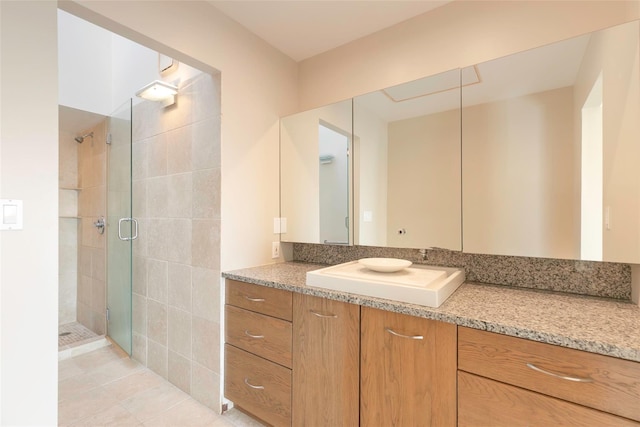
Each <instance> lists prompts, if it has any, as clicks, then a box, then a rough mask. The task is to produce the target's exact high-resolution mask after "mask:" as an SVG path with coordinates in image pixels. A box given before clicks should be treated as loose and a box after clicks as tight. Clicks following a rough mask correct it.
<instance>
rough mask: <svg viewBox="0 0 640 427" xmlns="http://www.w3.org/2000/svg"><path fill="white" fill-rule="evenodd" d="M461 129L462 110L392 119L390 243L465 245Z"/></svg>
mask: <svg viewBox="0 0 640 427" xmlns="http://www.w3.org/2000/svg"><path fill="white" fill-rule="evenodd" d="M459 129H460V111H459V110H452V111H445V112H441V113H435V114H429V115H426V116H420V117H414V118H411V119H405V120H398V121H395V122H391V123H389V145H388V190H387V191H388V197H387V243H388V245H389V246H391V247H396V248H424V247H427V246H433V247H438V248H445V249H452V250H461V249H462V248H461V246H460V245H461V243H462V236H461V230H460V225H461V217H460V215H461V212H462V207H461V206H460V185H461V183H460V179H461V177H460V155H461V153H460V148H461V147H460V130H459ZM399 229H404V230H405V231H406V234H398V230H399Z"/></svg>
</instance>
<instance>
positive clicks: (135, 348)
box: [131, 311, 147, 366]
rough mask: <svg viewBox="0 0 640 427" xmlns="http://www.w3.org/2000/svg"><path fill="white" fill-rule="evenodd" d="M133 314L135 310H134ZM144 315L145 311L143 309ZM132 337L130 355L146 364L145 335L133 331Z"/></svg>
mask: <svg viewBox="0 0 640 427" xmlns="http://www.w3.org/2000/svg"><path fill="white" fill-rule="evenodd" d="M134 315H135V312H134ZM145 315H146V311H145ZM131 338H132V340H131V341H132V348H131V357H133V358H134V359H135V360H137V361H138V362H140V363H141V364H143V365H144V366H147V336H146V334H145V335H142V334H139V333H137V332H135V331H134V332H133V336H132V337H131Z"/></svg>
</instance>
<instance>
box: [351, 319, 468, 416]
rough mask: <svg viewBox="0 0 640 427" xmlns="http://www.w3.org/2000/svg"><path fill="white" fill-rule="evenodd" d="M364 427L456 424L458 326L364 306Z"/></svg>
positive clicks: (362, 392) (362, 364)
mask: <svg viewBox="0 0 640 427" xmlns="http://www.w3.org/2000/svg"><path fill="white" fill-rule="evenodd" d="M360 336H361V365H360V425H362V426H391V425H396V426H405V425H406V426H409V425H410V426H434V427H445V426H455V425H456V325H454V324H449V323H444V322H438V321H434V320H429V319H423V318H419V317H414V316H408V315H403V314H399V313H393V312H388V311H383V310H378V309H374V308H369V307H362V308H361V332H360Z"/></svg>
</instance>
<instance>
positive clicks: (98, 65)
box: [58, 11, 113, 115]
mask: <svg viewBox="0 0 640 427" xmlns="http://www.w3.org/2000/svg"><path fill="white" fill-rule="evenodd" d="M58 29H59V32H58V53H59V55H58V58H59V60H60V62H59V67H58V69H59V75H58V82H59V91H60V92H59V103H60V105H64V106H66V107H73V108H76V109H78V110H84V111H90V112H92V113H98V114H102V115H108V114H109V113H111V112H112V111H113V108H112V102H111V93H112V90H111V85H110V82H111V79H112V76H111V75H112V71H111V45H112V43H111V35H110V34H109V33H108V32H106V31H104V29H102V28H100V27H98V26H96V25H93V24H91V23H89V22H86V21H83V20H81V19H78V18H76V17H75V16H73V15H70V14H69V13H67V12H64V11H58ZM79 35H80V36H79Z"/></svg>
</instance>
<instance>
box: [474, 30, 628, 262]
mask: <svg viewBox="0 0 640 427" xmlns="http://www.w3.org/2000/svg"><path fill="white" fill-rule="evenodd" d="M639 39H640V32H639V24H638V22H633V23H629V24H624V25H621V26H617V27H613V28H610V29H606V30H603V31H599V32H595V33H592V34H588V35H585V36H582V37H577V38H573V39H570V40H566V41H563V42H559V43H554V44H552V45H549V46H545V47H542V48H538V49H533V50H530V51H526V52H522V53H519V54H516V55H512V56H509V57H505V58H501V59H497V60H494V61H490V62H486V63H483V64H479V65H477V66H476V69H477V71H478V75H479V76H480V80H481V81H480V83H478V84H476V85H470V86H466V87H464V88H463V111H462V144H463V156H462V163H463V209H464V212H463V221H464V223H463V229H464V242H463V246H464V251H465V252H470V253H483V254H497V255H519V256H531V257H547V258H568V259H583V260H604V261H616V262H633V263H637V262H639V261H640V247H639V244H640V239H639V238H638V237H639V236H640V168H638V167H637V165H636V162H637V159H640V141H639V139H638V136H639V135H640V120H638V118H639V117H640V88H639V82H640V74H639V55H638V41H639Z"/></svg>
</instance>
